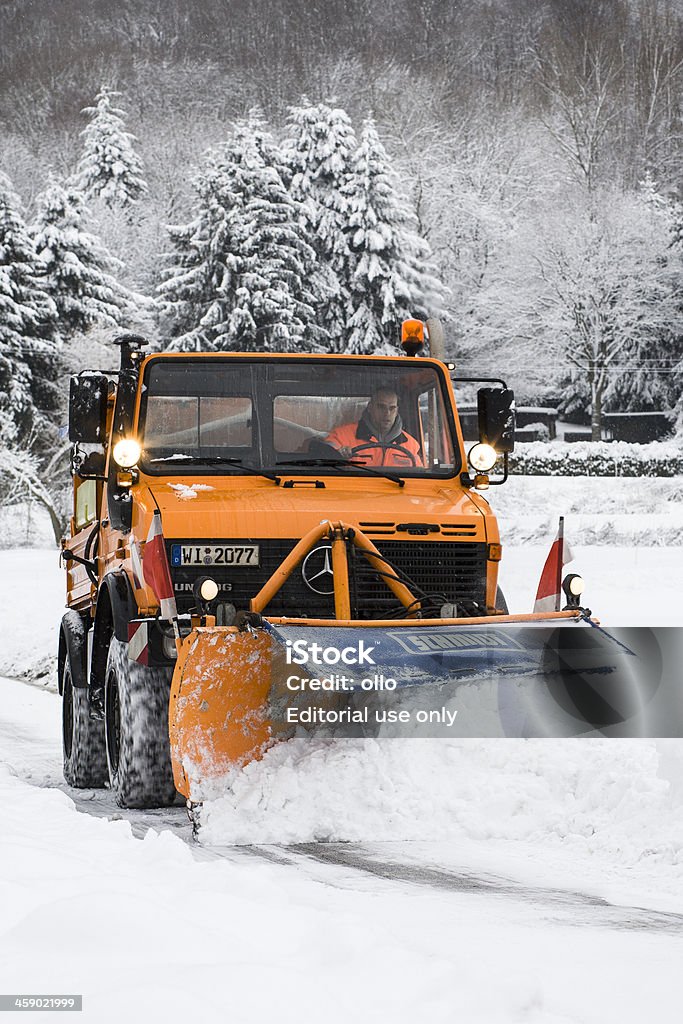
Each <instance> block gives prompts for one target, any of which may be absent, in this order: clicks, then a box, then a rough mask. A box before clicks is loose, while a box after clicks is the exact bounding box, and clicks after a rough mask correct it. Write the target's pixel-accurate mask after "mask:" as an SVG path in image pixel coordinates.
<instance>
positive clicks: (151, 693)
mask: <svg viewBox="0 0 683 1024" xmlns="http://www.w3.org/2000/svg"><path fill="white" fill-rule="evenodd" d="M171 675H172V672H171V671H170V670H168V669H163V668H145V667H144V666H143V665H138V664H137V663H136V662H134V661H131V660H130V659H129V657H128V651H127V649H126V645H125V644H123V643H121V642H120V641H119V640H117V639H116V637H112V639H111V643H110V645H109V655H108V658H107V671H106V676H105V686H104V707H105V733H106V745H107V763H108V766H109V782H110V785H111V788H112V790H113V792H114V795H115V797H116V802H117V804H118V805H119V807H169V806H170V805H171V804H172V803H173V802H174V801H175V797H176V789H175V785H174V782H173V772H172V769H171V752H170V745H169V736H168V698H169V692H170V688H171Z"/></svg>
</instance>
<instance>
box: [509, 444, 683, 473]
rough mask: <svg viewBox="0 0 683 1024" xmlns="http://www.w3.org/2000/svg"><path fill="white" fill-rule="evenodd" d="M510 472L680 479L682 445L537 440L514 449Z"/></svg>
mask: <svg viewBox="0 0 683 1024" xmlns="http://www.w3.org/2000/svg"><path fill="white" fill-rule="evenodd" d="M510 470H511V472H512V473H517V474H519V473H522V474H526V475H528V476H679V475H683V442H675V441H671V442H662V441H653V442H652V444H629V443H628V442H626V441H610V442H607V441H604V442H593V441H579V442H577V443H575V444H563V443H561V442H559V443H558V442H554V443H552V444H545V443H543V442H542V441H535V442H531V443H529V444H524V445H519V446H516V447H515V451H514V453H513V454H512V455H511V456H510Z"/></svg>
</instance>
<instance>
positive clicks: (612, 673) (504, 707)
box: [170, 610, 637, 802]
mask: <svg viewBox="0 0 683 1024" xmlns="http://www.w3.org/2000/svg"><path fill="white" fill-rule="evenodd" d="M354 660H355V661H356V662H357V663H356V664H354V663H353V662H354ZM634 661H637V658H636V657H635V655H634V654H633V652H632V651H631V650H630V649H629V648H628V647H627V646H626V645H624V644H623V643H621V642H619V641H618V640H617V639H615V638H614V637H612V636H611V635H610V634H609V633H607V632H605V631H604V630H602V629H601V628H600V627H599V626H598V625H597V624H596V623H594V622H593V621H592V620H590V619H587V618H586V617H585V615H584V613H582V612H581V611H580V610H577V611H571V612H558V613H555V614H551V615H543V616H540V615H539V616H507V615H505V616H503V615H501V616H495V617H488V616H487V617H482V618H480V619H476V618H475V619H472V618H470V619H457V620H442V619H433V620H427V619H424V620H418V621H415V620H405V619H404V620H399V621H392V620H388V621H338V620H337V621H334V620H333V621H327V620H318V621H311V620H291V619H275V618H274V619H270V620H268V619H260V620H259V624H258V625H257V626H256V627H253V626H248V627H247V628H244V629H243V630H242V631H240V630H239V629H237V628H235V627H224V626H222V627H219V626H207V627H199V628H195V629H193V630H192V632H191V633H190V634H189V636H187V637H186V638H185V639H184V641H183V642H182V645H181V648H180V650H179V655H178V662H177V666H176V670H175V673H174V677H173V683H172V689H171V700H170V736H171V757H172V762H173V771H174V778H175V784H176V787H177V789H178V790H179V791H180V792H181V793H182V794H183V795H184V796H185V797H186V798H187V799H188V800H190V801H193V802H200V801H202V800H204V799H209V798H211V797H213V796H215V795H218V794H220V792H222V791H224V788H225V785H226V783H227V784H229V781H230V778H231V776H232V774H233V773H234V772H235V771H236V770H238V769H240V768H242V767H243V766H244V765H246V764H248V763H249V762H250V761H252V760H254V759H256V758H260V757H262V756H263V754H264V752H265V751H266V750H267V749H268V748H269V747H270V746H272V745H273V744H274V743H276V742H279V741H282V740H286V739H288V738H290V737H292V736H293V735H295V734H296V735H316V736H320V735H325V736H336V737H343V736H347V737H348V736H352V737H358V736H365V737H371V736H375V737H376V736H387V737H394V736H449V737H463V736H476V737H486V736H512V735H515V736H528V735H545V736H547V735H556V736H563V735H577V734H580V733H585V732H586V731H589V730H590V729H591V728H600V727H601V726H602V725H605V724H609V721H610V718H611V717H612V718H613V717H614V716H615V715H617V717H619V716H620V715H621V716H622V717H623V713H624V708H623V706H620V704H619V702H620V700H622V704H623V695H624V694H632V692H633V687H632V686H631V685H630V683H629V681H628V680H629V679H631V676H632V667H633V662H634ZM358 662H359V663H358ZM311 680H319V681H320V682H314V683H313V686H311V685H310V684H311ZM325 680H326V681H327V682H324V681H325ZM625 680H626V683H625ZM615 707H616V710H615ZM448 709H450V715H447V711H448ZM401 711H402V712H403V717H400V716H399V712H401ZM453 712H455V714H453Z"/></svg>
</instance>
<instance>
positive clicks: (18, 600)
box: [0, 547, 66, 686]
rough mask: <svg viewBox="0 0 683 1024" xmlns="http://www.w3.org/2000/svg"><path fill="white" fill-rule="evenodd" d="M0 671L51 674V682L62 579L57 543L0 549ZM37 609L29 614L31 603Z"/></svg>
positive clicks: (31, 675) (38, 675) (37, 676)
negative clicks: (1, 595) (43, 547)
mask: <svg viewBox="0 0 683 1024" xmlns="http://www.w3.org/2000/svg"><path fill="white" fill-rule="evenodd" d="M0 579H1V580H2V582H3V591H4V598H3V600H2V604H1V606H0V615H1V621H2V645H0V676H3V675H4V676H22V677H25V678H29V679H41V681H43V680H47V679H50V680H51V682H52V683H53V684H54V685H55V686H56V663H57V643H58V635H59V634H58V630H59V623H60V621H61V618H62V615H63V614H64V610H65V609H64V606H65V595H66V580H65V576H64V570H63V569H60V567H59V552H58V551H57V549H56V548H54V547H53V548H48V549H47V550H41V549H38V550H33V549H31V548H19V549H17V550H15V551H0ZM36 607H38V608H39V609H40V614H34V610H35V608H36Z"/></svg>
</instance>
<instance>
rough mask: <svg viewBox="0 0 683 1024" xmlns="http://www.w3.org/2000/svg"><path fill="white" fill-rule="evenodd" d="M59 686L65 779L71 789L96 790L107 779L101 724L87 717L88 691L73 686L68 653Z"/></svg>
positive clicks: (99, 721) (88, 708)
mask: <svg viewBox="0 0 683 1024" xmlns="http://www.w3.org/2000/svg"><path fill="white" fill-rule="evenodd" d="M61 682H62V747H63V750H64V778H65V780H66V782H67V783H68V785H69V786H73V787H74V789H98V788H100V787H102V786H104V784H105V783H106V782H107V779H108V777H109V776H108V772H107V753H106V750H105V745H104V722H102V721H101V720H98V719H95V718H91V717H90V701H89V698H88V690H87V688H86V687H83V686H74V685H73V676H72V671H71V662H70V658H69V654H68V652H67V654H66V657H65V659H64V668H63V670H62V680H61Z"/></svg>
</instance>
